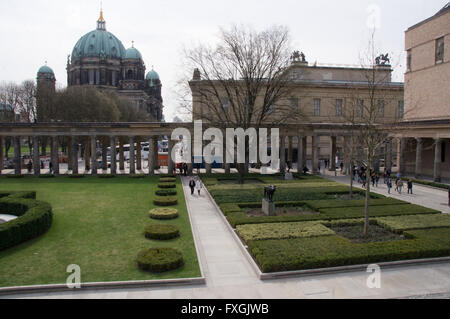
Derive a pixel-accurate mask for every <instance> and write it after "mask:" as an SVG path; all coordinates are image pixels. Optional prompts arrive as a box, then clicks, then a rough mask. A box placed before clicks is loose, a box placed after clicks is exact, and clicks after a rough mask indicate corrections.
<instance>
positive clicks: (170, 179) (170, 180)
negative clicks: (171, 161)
mask: <svg viewBox="0 0 450 319" xmlns="http://www.w3.org/2000/svg"><path fill="white" fill-rule="evenodd" d="M176 181H177V179H176V178H175V177H162V178H160V179H159V182H160V183H175V182H176Z"/></svg>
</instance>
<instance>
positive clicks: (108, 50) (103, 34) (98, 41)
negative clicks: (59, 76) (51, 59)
mask: <svg viewBox="0 0 450 319" xmlns="http://www.w3.org/2000/svg"><path fill="white" fill-rule="evenodd" d="M87 57H96V58H97V57H98V58H109V59H122V58H124V57H125V47H124V46H123V44H122V42H121V41H120V40H119V39H118V38H117V37H116V36H115V35H114V34H112V33H111V32H108V31H106V27H105V20H104V19H103V12H101V13H100V18H99V20H98V21H97V29H96V30H94V31H91V32H89V33H87V34H86V35H84V36H82V37H81V39H80V40H78V42H77V44H75V47H74V48H73V51H72V59H81V58H87Z"/></svg>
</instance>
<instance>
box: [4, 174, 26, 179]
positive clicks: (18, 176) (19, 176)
mask: <svg viewBox="0 0 450 319" xmlns="http://www.w3.org/2000/svg"><path fill="white" fill-rule="evenodd" d="M24 177H25V175H22V174H20V175H6V178H24Z"/></svg>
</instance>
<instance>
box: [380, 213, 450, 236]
mask: <svg viewBox="0 0 450 319" xmlns="http://www.w3.org/2000/svg"><path fill="white" fill-rule="evenodd" d="M375 220H376V221H377V223H378V224H379V225H380V226H383V227H385V228H387V229H389V230H392V231H393V232H396V233H402V232H403V231H405V230H411V229H424V228H426V229H430V228H442V227H450V215H444V214H434V215H408V216H395V217H378V218H376V219H375Z"/></svg>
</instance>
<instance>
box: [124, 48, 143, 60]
mask: <svg viewBox="0 0 450 319" xmlns="http://www.w3.org/2000/svg"><path fill="white" fill-rule="evenodd" d="M125 59H133V60H139V59H141V60H142V54H141V52H139V50H137V49H136V48H135V47H131V48H129V49H127V51H126V52H125Z"/></svg>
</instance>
